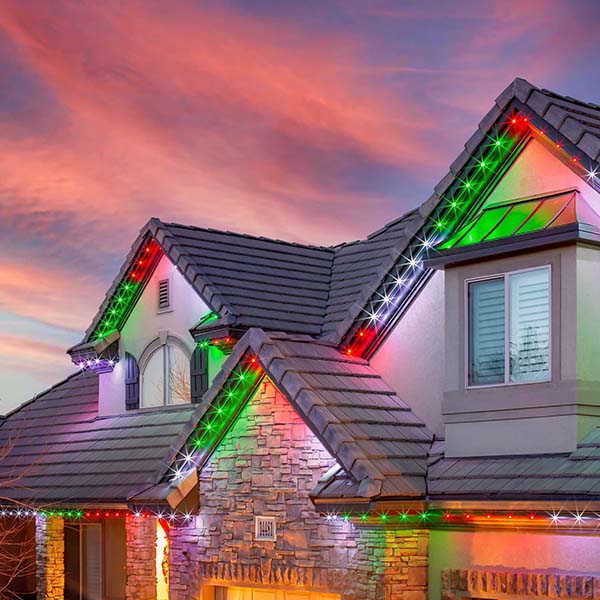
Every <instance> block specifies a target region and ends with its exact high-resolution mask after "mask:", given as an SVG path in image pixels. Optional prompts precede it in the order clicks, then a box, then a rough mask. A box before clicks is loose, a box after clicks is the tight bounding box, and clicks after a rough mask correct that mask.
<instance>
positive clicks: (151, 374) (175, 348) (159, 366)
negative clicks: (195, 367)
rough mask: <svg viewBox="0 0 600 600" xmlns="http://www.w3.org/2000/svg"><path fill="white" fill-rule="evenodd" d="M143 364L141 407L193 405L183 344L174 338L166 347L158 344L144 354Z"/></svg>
mask: <svg viewBox="0 0 600 600" xmlns="http://www.w3.org/2000/svg"><path fill="white" fill-rule="evenodd" d="M140 364H141V371H142V382H141V383H142V386H141V388H142V397H141V406H142V407H144V408H148V407H153V406H166V405H172V404H185V403H187V402H190V401H191V396H190V358H189V354H188V351H187V349H186V347H185V345H184V344H183V342H181V341H180V340H178V339H177V338H173V337H171V336H169V337H168V338H167V341H166V343H165V344H161V343H160V341H159V340H155V341H154V342H152V344H150V345H149V346H148V348H146V350H144V352H143V354H142V358H141V360H140ZM165 383H166V385H165Z"/></svg>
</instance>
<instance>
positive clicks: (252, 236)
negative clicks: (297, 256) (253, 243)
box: [152, 217, 333, 251]
mask: <svg viewBox="0 0 600 600" xmlns="http://www.w3.org/2000/svg"><path fill="white" fill-rule="evenodd" d="M152 218H153V219H154V220H156V221H157V222H159V223H160V224H161V225H164V226H166V227H182V228H183V229H193V230H195V231H205V232H209V233H221V234H224V235H232V236H236V237H241V238H248V239H253V240H261V241H264V242H274V243H276V244H285V245H288V246H296V247H298V248H308V249H311V250H326V251H332V250H333V246H324V245H319V244H305V243H302V242H292V241H290V240H282V239H280V238H271V237H267V236H264V235H255V234H252V233H241V232H239V231H231V230H229V229H216V228H214V227H200V226H198V225H185V224H184V223H174V222H166V221H163V220H162V219H159V218H158V217H152Z"/></svg>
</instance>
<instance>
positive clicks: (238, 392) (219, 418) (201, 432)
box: [169, 354, 264, 482]
mask: <svg viewBox="0 0 600 600" xmlns="http://www.w3.org/2000/svg"><path fill="white" fill-rule="evenodd" d="M263 376H264V371H263V370H262V368H261V367H260V365H259V364H258V361H257V359H256V357H254V356H252V355H249V354H248V355H245V356H244V357H243V358H242V359H241V361H240V363H239V365H238V367H237V368H236V369H235V370H234V371H233V372H232V373H231V375H230V376H229V377H228V378H227V381H226V382H225V384H224V385H223V387H222V388H221V390H220V391H219V393H218V394H217V396H216V397H215V398H214V400H213V401H212V402H211V404H210V406H209V407H208V408H207V410H206V412H205V413H204V415H203V416H202V419H201V420H200V422H199V423H198V425H197V426H196V428H195V429H194V431H193V433H192V434H191V435H190V436H189V437H188V439H187V441H186V443H185V445H184V446H183V448H182V449H181V450H180V451H179V453H178V455H177V457H176V458H175V461H174V462H173V464H172V466H171V467H170V469H169V472H170V477H169V478H170V481H172V482H173V481H178V480H180V479H182V478H184V477H185V476H186V475H187V474H188V473H189V471H190V470H191V469H195V468H197V466H198V465H199V463H200V461H201V459H202V458H203V457H205V456H207V455H208V454H209V453H210V452H211V451H212V450H213V449H214V448H215V447H216V445H217V443H218V442H219V440H221V439H222V437H223V436H224V435H225V433H226V431H227V430H228V429H229V428H230V427H231V426H233V424H234V423H235V420H236V418H237V417H238V416H239V414H240V410H241V409H242V407H243V406H244V405H245V404H246V402H247V400H248V399H249V398H250V396H251V395H252V394H253V393H254V391H255V390H256V388H257V386H258V384H259V383H260V381H261V380H262V377H263Z"/></svg>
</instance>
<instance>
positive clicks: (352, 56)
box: [0, 0, 600, 414]
mask: <svg viewBox="0 0 600 600" xmlns="http://www.w3.org/2000/svg"><path fill="white" fill-rule="evenodd" d="M598 22H600V3H598V2H597V0H589V1H587V0H568V1H567V0H520V1H518V2H517V1H514V2H513V1H512V0H503V1H498V2H494V1H491V0H474V1H464V0H452V1H448V2H443V1H437V2H428V1H423V0H420V1H416V2H409V1H396V2H369V1H367V0H361V1H358V0H339V1H336V0H314V1H313V0H302V1H298V0H279V1H276V0H271V1H266V0H238V1H235V0H231V1H228V2H215V1H214V0H213V1H210V2H201V1H199V0H162V1H154V0H143V1H139V2H137V1H135V0H128V1H126V2H123V1H122V0H103V1H102V2H97V1H95V0H93V1H86V0H80V1H75V0H71V1H68V2H67V1H62V0H53V1H52V2H47V1H46V0H40V1H36V0H27V1H26V2H23V1H22V0H14V1H13V0H2V2H1V3H0V248H1V250H2V252H1V253H0V277H1V281H2V283H1V284H0V414H1V413H5V412H7V411H8V410H10V409H12V408H13V407H15V406H16V405H18V404H19V403H20V402H23V401H24V400H26V399H28V398H30V397H31V396H32V395H33V394H35V393H37V392H40V391H42V390H44V389H46V388H47V387H49V386H51V385H52V384H54V383H56V382H58V381H59V380H61V379H62V378H63V377H65V376H66V375H68V374H69V373H70V372H72V370H73V367H72V365H71V363H70V360H69V358H68V357H67V355H66V354H65V350H66V348H68V347H69V346H71V345H73V344H74V343H76V342H78V341H79V340H80V339H81V337H82V335H83V331H84V330H85V329H86V327H87V326H88V325H89V323H90V321H91V319H92V317H93V316H94V314H95V313H96V310H97V308H98V306H99V304H100V302H101V301H102V299H103V297H104V294H105V293H106V290H107V289H108V288H109V286H110V283H111V281H112V279H113V278H114V276H115V275H116V273H117V272H118V270H119V268H120V265H121V263H122V261H123V259H124V257H125V255H126V253H127V252H128V250H129V247H130V245H131V244H132V242H133V241H134V239H135V237H136V235H137V233H138V231H139V230H140V229H141V228H142V227H143V225H144V224H145V223H146V221H147V220H148V219H149V218H150V217H153V216H155V217H159V218H161V219H163V220H165V221H173V222H182V223H185V224H193V225H198V226H205V227H214V228H219V229H228V230H233V231H243V232H248V233H252V234H258V235H265V236H270V237H276V238H281V239H288V240H293V241H299V242H310V243H314V244H333V243H338V242H341V241H344V240H353V239H357V238H360V237H364V236H365V235H367V234H368V233H369V232H371V231H373V230H375V229H378V228H379V227H381V226H382V225H383V224H385V223H386V222H388V221H390V220H392V219H395V218H397V217H399V216H400V215H401V214H402V213H403V212H405V211H406V210H409V209H411V208H413V207H415V206H417V205H419V204H420V203H422V202H424V201H425V200H426V199H427V198H428V197H429V195H430V194H431V192H432V190H433V187H434V185H435V184H436V183H437V182H438V181H439V179H441V177H442V176H443V175H444V174H445V173H446V171H447V169H448V165H449V164H450V163H451V162H452V161H453V160H454V158H455V157H456V156H457V155H458V153H459V152H460V150H461V148H462V145H463V144H464V142H465V141H466V140H467V139H468V138H469V136H470V135H471V133H472V132H473V131H474V130H475V128H476V126H477V123H478V122H479V120H480V119H481V118H482V117H483V115H484V114H485V113H486V112H487V111H488V110H489V109H490V108H491V106H492V104H493V101H494V99H495V98H496V97H497V96H498V95H499V94H500V92H501V91H502V90H503V89H504V88H505V87H506V86H507V85H508V84H509V83H510V82H511V81H512V80H513V79H514V78H515V77H524V78H526V79H528V80H529V81H531V82H532V83H533V84H535V85H538V86H540V87H546V88H549V89H552V90H554V91H557V92H559V93H563V94H566V95H570V96H573V97H576V98H580V99H583V100H586V101H591V102H596V103H600V69H599V68H598V66H597V57H598V55H599V51H600V38H599V37H598V34H597V31H598V25H597V24H598Z"/></svg>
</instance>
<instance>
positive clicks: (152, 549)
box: [125, 516, 157, 600]
mask: <svg viewBox="0 0 600 600" xmlns="http://www.w3.org/2000/svg"><path fill="white" fill-rule="evenodd" d="M156 527H157V519H156V517H147V518H142V517H133V516H128V517H127V523H126V529H127V587H126V591H125V594H126V596H125V597H126V599H127V600H156Z"/></svg>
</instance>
